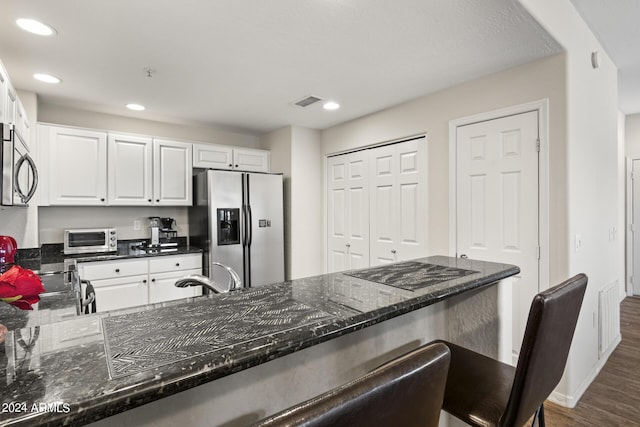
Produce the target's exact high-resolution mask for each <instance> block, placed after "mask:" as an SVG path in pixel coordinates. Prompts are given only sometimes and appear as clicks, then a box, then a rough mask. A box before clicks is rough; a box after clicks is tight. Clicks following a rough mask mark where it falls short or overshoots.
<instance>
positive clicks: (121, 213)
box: [38, 206, 189, 245]
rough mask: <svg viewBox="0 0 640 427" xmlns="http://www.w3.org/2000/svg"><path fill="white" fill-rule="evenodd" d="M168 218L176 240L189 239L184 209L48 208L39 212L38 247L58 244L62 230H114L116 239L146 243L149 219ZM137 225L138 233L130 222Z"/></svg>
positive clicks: (149, 233) (134, 207) (126, 207)
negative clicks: (175, 231) (136, 240)
mask: <svg viewBox="0 0 640 427" xmlns="http://www.w3.org/2000/svg"><path fill="white" fill-rule="evenodd" d="M150 216H159V217H171V218H174V219H175V220H176V227H175V229H176V230H178V236H180V237H186V236H188V235H189V219H188V212H187V208H186V207H178V206H176V207H172V206H160V207H153V206H140V207H136V206H117V207H116V206H113V207H112V206H50V207H40V208H39V218H40V220H39V227H38V228H39V230H40V233H39V241H40V244H41V245H43V244H46V243H61V242H62V239H63V232H64V229H65V228H98V227H115V228H116V229H117V230H118V239H120V240H130V239H148V238H149V237H150V236H151V232H150V230H149V217H150ZM135 220H138V221H140V225H141V227H140V230H134V226H133V222H134V221H135Z"/></svg>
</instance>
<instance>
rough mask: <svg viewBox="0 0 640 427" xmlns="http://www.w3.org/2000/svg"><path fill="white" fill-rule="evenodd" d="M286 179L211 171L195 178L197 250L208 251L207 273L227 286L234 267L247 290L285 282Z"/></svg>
mask: <svg viewBox="0 0 640 427" xmlns="http://www.w3.org/2000/svg"><path fill="white" fill-rule="evenodd" d="M282 187H283V186H282V175H277V174H263V173H245V172H231V171H220V170H205V171H201V172H198V173H196V174H195V175H194V202H193V207H191V208H189V235H190V241H191V244H192V245H199V246H200V247H202V248H203V249H204V251H205V256H204V268H203V273H204V274H205V275H206V276H208V277H210V278H211V279H212V280H214V281H216V282H218V283H220V284H221V285H223V286H224V285H226V283H228V281H229V277H228V274H227V272H226V271H225V270H224V269H222V268H221V267H219V266H216V265H212V264H211V262H212V261H214V262H219V263H222V264H224V265H227V266H229V267H231V268H233V269H234V270H235V271H236V272H237V273H238V275H239V276H240V278H241V279H242V283H243V286H244V287H254V286H261V285H266V284H269V283H274V282H281V281H283V280H284V218H283V199H282V192H283V188H282Z"/></svg>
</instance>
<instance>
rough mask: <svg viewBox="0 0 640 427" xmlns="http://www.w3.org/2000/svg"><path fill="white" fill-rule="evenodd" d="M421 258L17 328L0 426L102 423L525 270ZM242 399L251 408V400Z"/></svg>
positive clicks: (6, 349)
mask: <svg viewBox="0 0 640 427" xmlns="http://www.w3.org/2000/svg"><path fill="white" fill-rule="evenodd" d="M416 261H417V263H416V262H414V263H413V265H412V268H414V267H416V266H417V267H418V268H419V267H421V265H420V264H427V265H429V266H430V269H428V271H427V269H422V270H415V269H414V270H408V271H409V273H407V274H405V275H402V274H398V271H391V272H390V273H389V274H386V273H388V272H387V271H386V270H385V271H382V273H385V274H380V271H372V272H364V273H363V274H360V273H362V272H354V274H353V275H347V274H343V273H333V274H326V275H322V276H316V277H310V278H305V279H299V280H293V281H287V282H282V283H277V284H272V285H268V286H264V287H259V288H252V289H246V290H242V291H238V292H233V293H229V294H223V295H209V296H203V297H197V298H190V299H187V300H180V301H172V302H169V303H161V304H154V305H148V306H142V307H135V308H131V309H126V310H119V311H113V312H107V313H98V314H93V315H87V316H82V317H79V318H76V319H72V320H67V321H63V322H58V323H52V324H47V325H40V326H35V327H32V328H24V329H21V330H17V331H14V332H12V333H10V334H9V335H8V336H7V339H6V340H5V343H4V344H3V345H2V344H0V348H2V350H0V355H1V356H2V357H3V358H4V359H5V360H6V362H3V361H0V378H2V379H1V380H0V393H1V395H2V405H3V406H2V408H1V409H2V411H1V412H0V425H3V424H5V423H6V424H8V423H15V425H61V424H74V425H78V424H85V423H89V422H92V421H96V420H100V419H102V418H105V417H109V416H111V415H114V414H118V413H120V412H123V411H126V410H128V409H132V408H136V407H139V406H141V405H144V404H146V403H148V402H153V401H156V400H158V399H161V398H165V397H167V396H173V395H175V394H176V393H178V392H181V391H185V390H189V389H192V388H194V387H196V386H199V385H202V384H206V383H210V382H211V381H213V380H216V379H220V378H222V377H227V376H230V375H231V374H234V373H237V372H240V371H245V370H247V371H250V370H251V369H257V368H260V367H261V366H262V365H263V364H265V365H269V364H266V363H265V362H269V361H272V360H275V359H279V358H283V359H286V357H290V356H294V355H295V354H297V352H301V350H303V349H308V350H313V348H316V347H313V348H310V347H312V346H316V345H319V344H321V343H325V344H326V343H328V342H329V341H330V340H334V339H336V338H339V337H342V338H344V337H345V336H347V335H349V334H353V333H356V332H357V331H361V330H363V329H365V328H367V330H369V328H368V327H369V326H372V325H377V324H382V323H385V324H386V323H388V322H386V321H387V320H391V319H395V318H398V317H403V316H402V315H404V314H408V313H412V312H416V313H420V311H419V310H421V309H424V308H425V307H427V308H428V307H429V306H432V305H434V304H438V303H441V302H446V301H453V300H455V299H456V298H460V297H465V298H466V295H472V294H477V293H478V292H483V290H484V289H488V288H491V287H495V286H493V285H495V284H496V283H497V282H499V281H501V280H502V279H506V278H508V277H510V276H513V275H515V274H517V273H518V272H519V269H518V268H517V267H515V266H512V265H505V264H495V263H487V262H481V261H474V260H467V259H457V258H450V257H442V256H435V257H429V258H424V259H420V260H416ZM402 267H403V268H404V266H402ZM432 267H435V270H434V269H433V268H432ZM399 270H402V269H399ZM369 273H370V274H369ZM356 276H359V277H356ZM436 276H437V277H439V278H440V280H434V277H436ZM363 277H366V279H365V278H363ZM407 278H409V279H412V280H409V281H407ZM385 281H387V282H388V283H392V282H393V283H392V285H391V286H390V285H388V284H383V283H385ZM452 307H453V306H452ZM451 310H452V311H454V310H459V308H456V307H453V308H451ZM460 313H461V312H460V311H458V312H457V314H456V315H455V317H456V318H457V317H459V316H458V314H460ZM463 317H464V316H463ZM458 320H459V319H458ZM462 320H465V319H462ZM467 320H468V319H467ZM494 320H495V319H494ZM455 321H457V320H455ZM492 325H493V326H492V328H494V327H495V328H497V324H496V323H495V322H493V323H492ZM465 327H467V326H465V325H464V322H461V323H459V324H457V325H456V326H455V328H456V330H463V329H464V328H465ZM485 332H486V331H485ZM473 335H478V334H477V333H476V332H474V333H473ZM425 336H427V335H425ZM442 338H447V337H442ZM448 338H451V337H448ZM331 342H333V341H331ZM301 353H303V352H301ZM364 356H366V355H364ZM301 368H302V369H304V366H302V367H301ZM327 375H329V374H327ZM217 382H218V381H215V383H217ZM189 391H191V390H189ZM180 394H184V393H180ZM296 397H298V396H294V398H296ZM302 397H303V396H299V398H302ZM207 398H210V399H216V396H215V395H213V396H212V395H209V396H207ZM169 399H170V398H169ZM255 404H256V405H259V404H260V402H256V403H255ZM239 405H240V406H242V407H245V408H246V411H248V412H251V411H252V410H253V407H252V405H253V403H251V404H247V402H243V403H242V404H239ZM143 408H144V407H143ZM137 409H142V408H137ZM272 411H273V408H268V409H266V412H272ZM253 412H254V413H255V411H253ZM241 413H242V412H241ZM121 415H123V416H124V415H126V414H121ZM259 415H260V416H263V415H266V413H265V412H263V413H260V414H259ZM108 420H109V419H107V420H104V421H108ZM220 421H222V419H221V420H220ZM119 422H121V421H119ZM236 424H238V425H241V424H242V421H237V422H236ZM12 425H14V424H12Z"/></svg>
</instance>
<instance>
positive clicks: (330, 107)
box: [322, 101, 340, 110]
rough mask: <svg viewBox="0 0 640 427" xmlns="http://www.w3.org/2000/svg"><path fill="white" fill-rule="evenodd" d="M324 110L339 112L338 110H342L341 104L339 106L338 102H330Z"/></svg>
mask: <svg viewBox="0 0 640 427" xmlns="http://www.w3.org/2000/svg"><path fill="white" fill-rule="evenodd" d="M322 108H324V109H325V110H337V109H338V108H340V104H338V103H337V102H333V101H329V102H325V103H324V105H323V106H322Z"/></svg>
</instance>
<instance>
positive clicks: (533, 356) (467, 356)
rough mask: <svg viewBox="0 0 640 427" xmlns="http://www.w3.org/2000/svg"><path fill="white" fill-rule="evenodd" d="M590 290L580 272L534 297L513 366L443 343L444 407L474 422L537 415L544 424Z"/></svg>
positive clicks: (499, 422) (513, 422)
mask: <svg viewBox="0 0 640 427" xmlns="http://www.w3.org/2000/svg"><path fill="white" fill-rule="evenodd" d="M586 288H587V276H585V275H584V274H578V275H577V276H574V277H572V278H571V279H569V280H567V281H565V282H563V283H561V284H560V285H558V286H555V287H553V288H551V289H548V290H546V291H544V292H541V293H539V294H538V295H536V296H535V298H534V299H533V302H532V304H531V309H530V311H529V318H528V320H527V327H526V329H525V333H524V339H523V342H522V346H521V348H520V356H519V358H518V365H517V366H516V367H515V368H514V367H513V366H510V365H507V364H504V363H501V362H499V361H497V360H494V359H491V358H489V357H486V356H483V355H481V354H478V353H476V352H474V351H471V350H469V349H466V348H464V347H460V346H458V345H455V344H451V343H448V342H445V344H446V345H447V346H448V347H449V348H450V350H451V366H450V369H449V377H448V379H447V387H446V391H445V397H444V404H443V409H444V410H445V411H447V412H449V413H450V414H452V415H454V416H455V417H457V418H459V419H461V420H462V421H464V422H466V423H468V424H470V425H472V426H483V427H488V426H500V427H506V426H509V427H510V426H522V425H524V424H525V423H526V422H527V420H528V419H529V418H531V416H532V415H534V414H535V417H534V420H533V422H534V425H535V423H536V421H538V422H539V425H541V426H544V407H543V403H544V401H545V400H546V399H547V397H549V395H550V394H551V392H552V391H553V389H554V388H555V387H556V386H557V385H558V382H559V381H560V378H561V377H562V372H563V371H564V368H565V365H566V363H567V356H568V354H569V348H570V347H571V341H572V339H573V333H574V331H575V328H576V323H577V322H578V314H579V313H580V307H581V306H582V300H583V298H584V293H585V290H586Z"/></svg>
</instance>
